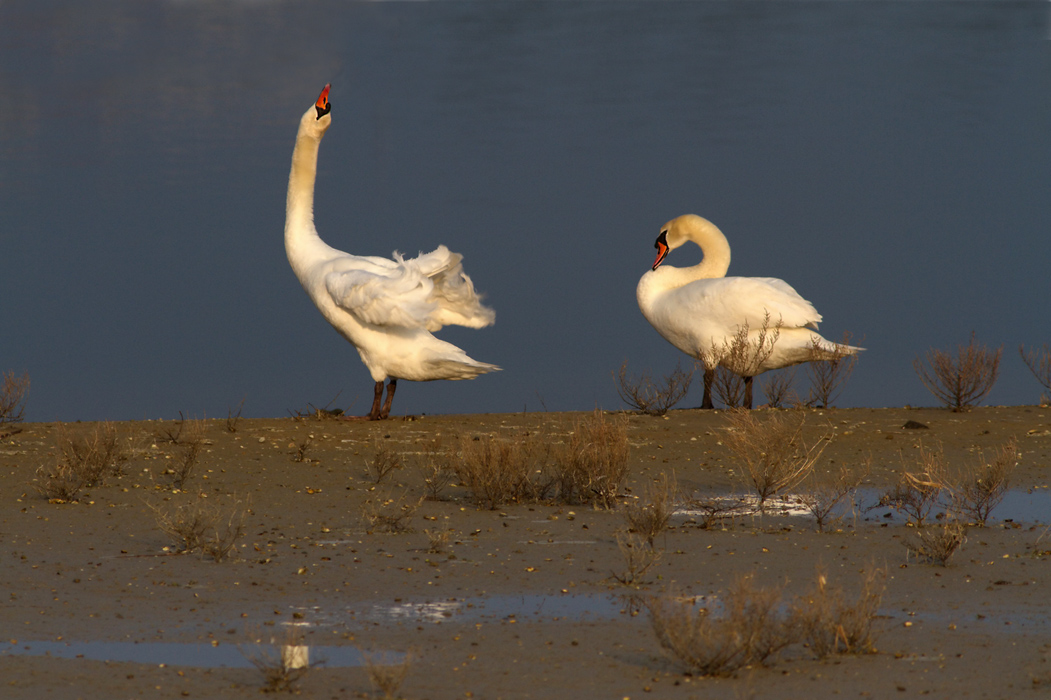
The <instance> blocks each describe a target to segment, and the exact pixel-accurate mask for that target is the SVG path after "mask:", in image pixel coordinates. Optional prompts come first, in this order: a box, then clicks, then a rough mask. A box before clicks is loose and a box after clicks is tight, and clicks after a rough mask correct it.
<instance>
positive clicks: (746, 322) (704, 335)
mask: <svg viewBox="0 0 1051 700" xmlns="http://www.w3.org/2000/svg"><path fill="white" fill-rule="evenodd" d="M687 241H692V242H694V243H696V244H697V245H698V246H700V247H701V250H702V251H703V252H704V258H703V259H702V260H701V262H700V263H699V264H697V265H694V266H693V267H685V268H678V267H672V266H670V265H665V266H663V267H662V266H661V263H662V262H663V261H664V258H665V256H667V255H668V253H669V252H670V251H672V250H675V249H676V248H678V247H679V246H681V245H683V244H685V243H686V242H687ZM654 245H655V247H656V248H657V259H656V260H655V261H654V263H653V269H652V270H650V271H649V272H647V273H646V274H644V275H643V276H642V279H640V280H639V286H638V288H637V289H636V297H637V298H638V302H639V308H640V309H641V310H642V315H643V316H645V317H646V320H647V321H649V322H650V324H651V325H652V326H653V327H654V328H655V329H657V332H658V333H660V334H661V335H662V336H664V338H665V340H667V341H668V342H669V343H671V344H672V345H674V346H675V347H677V348H679V349H680V350H682V351H683V352H684V353H686V354H687V355H690V356H691V357H694V358H696V359H698V360H701V361H702V362H704V364H705V376H704V399H703V403H702V404H701V405H702V408H712V399H711V384H712V377H713V376H714V372H715V367H716V366H717V365H719V364H724V365H725V364H726V361H727V359H726V354H727V351H728V350H729V348H730V347H731V346H732V344H733V342H734V339H735V338H736V337H737V335H738V333H740V332H741V331H742V329H745V328H746V329H747V336H748V340H749V342H750V343H751V344H752V345H753V346H755V347H758V345H759V343H760V342H761V341H762V338H761V337H760V336H761V334H763V333H766V339H765V343H766V344H767V346H769V343H770V342H771V340H772V339H773V338H774V336H776V340H774V342H773V345H772V347H769V351H770V352H769V355H768V356H767V357H766V358H765V359H762V361H761V362H759V363H758V364H757V366H753V367H750V368H749V369H748V370H747V371H746V372H747V374H746V375H745V405H746V406H747V407H748V408H751V406H752V384H751V380H752V377H753V376H755V375H756V374H760V373H762V372H766V371H769V370H772V369H779V368H781V367H788V366H790V365H795V364H799V363H801V362H808V361H811V360H823V359H832V358H834V357H842V356H844V355H852V354H855V353H857V352H858V351H859V350H861V349H862V348H856V347H853V346H851V345H842V344H840V343H833V342H831V341H829V340H826V339H825V338H823V337H821V336H820V335H819V334H818V333H816V332H814V330H816V329H817V324H818V323H819V322H820V321H821V314H819V313H818V312H817V310H816V309H815V308H814V306H813V305H812V304H811V303H810V302H809V301H807V300H806V299H804V298H803V297H801V296H799V294H798V293H797V292H796V290H794V289H793V288H792V287H791V286H790V285H789V284H788V283H787V282H784V281H783V280H779V279H774V278H772V277H726V271H727V270H729V269H730V244H729V243H728V242H727V240H726V236H724V235H723V233H722V231H720V230H719V229H718V228H717V227H716V226H715V224H713V223H712V222H710V221H708V220H707V219H704V218H701V217H699V216H696V215H694V214H686V215H684V216H680V217H678V218H675V219H672V220H671V221H669V222H668V223H667V224H665V225H664V226H663V228H661V232H660V235H659V236H658V237H657V242H656V243H655V244H654ZM764 329H766V330H765V331H764ZM812 329H814V330H812ZM735 371H739V368H738V369H737V370H735Z"/></svg>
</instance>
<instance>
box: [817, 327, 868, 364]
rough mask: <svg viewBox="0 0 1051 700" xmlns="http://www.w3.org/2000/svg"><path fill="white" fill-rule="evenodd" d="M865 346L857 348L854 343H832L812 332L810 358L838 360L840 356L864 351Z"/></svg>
mask: <svg viewBox="0 0 1051 700" xmlns="http://www.w3.org/2000/svg"><path fill="white" fill-rule="evenodd" d="M864 350H865V348H859V347H856V346H854V345H847V344H845V343H834V342H832V341H831V340H826V339H824V338H822V337H821V336H819V335H817V334H816V333H815V334H814V337H813V338H812V339H811V343H810V355H811V357H810V358H809V359H810V360H838V359H839V358H841V357H847V356H848V355H857V354H858V353H859V352H862V351H864Z"/></svg>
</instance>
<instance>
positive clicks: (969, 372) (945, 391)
mask: <svg viewBox="0 0 1051 700" xmlns="http://www.w3.org/2000/svg"><path fill="white" fill-rule="evenodd" d="M1003 351H1004V348H1003V346H1002V345H1001V346H1000V347H999V348H998V349H997V350H996V351H995V352H993V351H991V350H989V349H988V348H986V347H985V346H984V345H979V344H978V343H977V342H976V341H975V339H974V333H973V332H972V333H971V342H970V343H968V344H967V345H960V346H958V347H957V350H956V356H955V357H953V356H952V355H951V354H950V353H948V352H945V351H943V350H938V349H936V348H931V349H930V350H928V351H927V356H926V362H923V361H921V360H920V358H919V357H917V358H916V359H915V360H913V362H912V366H913V367H914V368H915V369H916V374H918V375H919V376H920V381H922V382H923V385H924V386H925V387H927V389H928V390H929V391H930V392H931V393H932V394H934V395H935V396H936V397H937V398H938V400H939V401H941V402H942V403H944V404H945V405H946V406H948V407H949V408H951V409H952V410H953V411H966V410H968V409H969V408H971V407H972V406H975V405H977V404H978V402H980V401H981V400H982V397H984V396H985V395H986V394H988V393H989V390H990V389H992V388H993V384H995V383H996V377H997V376H998V374H999V371H1000V356H1001V355H1002V354H1003Z"/></svg>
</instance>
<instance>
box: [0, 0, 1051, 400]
mask: <svg viewBox="0 0 1051 700" xmlns="http://www.w3.org/2000/svg"><path fill="white" fill-rule="evenodd" d="M1048 14H1049V11H1048V5H1047V4H1046V3H1043V2H1029V3H1026V2H1022V3H1010V2H995V3H993V2H990V3H984V2H962V3H950V2H932V3H905V2H887V3H875V2H813V3H811V2H793V3H764V2H748V3H736V2H690V3H687V2H667V3H651V2H646V3H641V2H640V3H633V2H580V3H575V2H550V3H543V2H528V3H525V2H522V3H519V2H509V3H475V2H472V3H459V2H436V3H363V4H357V3H348V2H342V1H335V0H332V1H327V2H320V1H319V2H302V1H297V2H291V1H287V2H280V1H273V2H247V1H245V2H222V3H212V2H174V1H173V2H159V1H150V0H110V1H102V2H93V3H81V2H75V1H73V0H52V1H38V2H32V3H29V2H20V3H19V2H15V3H12V2H6V3H0V301H2V305H0V309H2V314H0V371H6V370H14V371H17V372H21V371H23V370H25V371H28V373H29V374H30V376H31V378H32V382H33V384H32V390H31V394H30V400H29V404H28V410H27V415H26V417H27V419H30V420H51V419H66V420H70V419H101V418H110V419H124V418H144V417H150V418H156V417H173V416H175V415H176V414H177V412H178V411H184V412H186V413H187V414H189V415H197V416H201V415H208V416H225V415H226V412H227V411H228V410H229V409H230V408H231V407H236V406H237V405H238V403H239V402H240V401H241V400H242V399H244V400H245V403H244V413H245V415H252V416H280V415H286V412H287V411H288V410H290V409H305V408H306V406H307V404H308V403H313V404H315V405H323V404H325V403H326V402H328V401H329V400H330V399H332V398H333V397H334V396H336V395H337V393H339V399H338V400H337V402H336V403H337V404H338V405H341V406H346V405H348V404H349V403H351V401H354V400H355V398H357V401H356V403H355V405H354V408H353V409H352V410H354V411H364V410H365V409H366V408H367V402H368V400H369V399H370V398H371V393H370V391H371V380H370V378H369V376H368V374H367V372H366V371H365V369H364V367H363V366H362V365H361V363H360V361H359V359H358V357H357V353H356V352H354V351H353V349H352V348H350V347H349V346H348V345H347V344H346V343H345V341H343V340H342V339H341V338H340V337H339V336H337V335H336V333H335V332H334V331H332V330H331V329H330V328H329V327H328V326H327V324H326V323H325V322H324V321H323V320H322V319H321V318H320V316H319V314H317V312H316V311H315V309H314V308H313V306H312V304H311V303H310V301H309V299H308V298H307V297H306V295H305V294H304V293H303V291H302V290H301V289H300V287H299V284H298V282H297V281H296V279H295V278H294V276H293V275H292V273H291V271H290V269H289V268H288V264H287V262H286V260H285V255H284V249H283V244H282V227H283V222H284V199H285V187H286V183H287V177H288V166H289V158H290V155H291V150H292V145H293V139H294V136H295V130H296V126H297V122H298V119H299V117H300V115H301V114H302V113H303V112H304V111H305V110H306V108H307V107H309V106H310V104H311V103H312V102H313V100H314V99H315V98H316V97H317V93H318V91H319V90H320V88H321V87H322V86H323V85H324V84H325V83H326V82H331V83H332V84H333V88H332V96H331V97H332V102H333V105H334V107H333V115H334V121H333V126H332V128H331V129H330V131H329V133H328V135H327V136H326V138H325V141H324V143H323V145H322V150H321V164H320V171H319V178H318V195H317V209H316V210H317V225H318V229H319V231H320V232H321V234H322V236H323V237H325V238H326V239H327V240H328V241H329V242H330V243H332V244H333V245H335V246H337V247H340V248H343V249H345V250H349V251H352V252H355V253H361V254H374V255H387V254H389V253H390V252H391V251H392V250H394V249H398V250H401V251H403V252H405V253H412V254H414V253H416V252H417V251H419V250H431V249H433V247H434V246H435V245H437V244H438V243H445V244H447V245H448V246H449V247H450V248H452V249H453V250H456V251H460V252H462V253H463V254H464V255H465V267H466V269H467V271H468V273H469V274H470V275H471V276H472V278H473V279H474V282H475V284H476V286H477V287H478V288H479V289H481V290H483V291H485V292H486V293H487V299H488V301H489V303H491V304H492V306H493V307H494V308H495V309H496V311H497V323H496V325H495V326H494V327H492V328H489V329H486V330H483V331H471V330H466V329H455V328H453V329H446V330H444V331H443V332H442V333H441V337H443V338H446V339H448V340H450V341H451V342H454V343H457V344H459V345H461V346H462V347H464V348H465V349H466V350H467V351H468V353H469V354H470V355H472V356H473V357H475V358H477V359H479V360H482V361H486V362H494V363H496V364H499V365H501V366H503V367H504V368H505V370H504V371H503V372H501V373H499V374H496V375H488V376H483V377H480V378H479V379H477V380H474V381H472V382H455V383H453V382H442V383H431V384H410V383H406V384H404V385H403V386H402V388H401V389H400V390H399V392H398V397H397V401H396V402H395V404H394V408H395V411H394V413H395V414H404V413H421V412H427V413H443V412H476V411H485V412H489V411H518V410H522V409H523V408H527V409H528V410H541V409H543V408H547V409H550V410H562V409H589V408H592V407H594V406H595V405H596V404H597V405H601V406H603V407H607V408H615V407H618V406H619V405H620V403H619V400H618V398H617V396H616V392H615V391H614V387H613V383H612V380H611V375H610V373H611V371H612V370H614V369H616V368H618V367H619V366H620V364H621V362H622V361H624V360H625V359H626V360H628V361H629V366H630V368H631V369H633V370H635V371H640V370H643V369H649V370H651V371H653V372H655V373H658V374H664V373H666V372H668V371H670V370H671V368H672V367H673V366H674V364H675V363H676V361H677V360H678V359H679V356H680V353H678V351H677V350H675V349H674V348H672V347H671V346H670V345H668V344H667V343H666V342H665V341H664V340H663V339H661V338H660V337H659V336H658V335H657V334H656V333H655V332H654V331H653V330H652V329H651V328H650V327H649V325H648V324H647V323H646V321H645V320H644V319H643V318H642V316H641V314H640V313H639V311H638V308H637V306H636V304H635V284H636V282H637V280H638V278H639V276H640V275H641V274H642V273H643V272H645V271H646V270H647V269H649V266H650V265H651V263H652V260H653V247H652V246H653V240H654V238H655V237H656V234H657V232H658V229H659V227H660V225H661V224H663V223H664V222H665V221H667V220H668V219H670V218H672V217H674V216H676V215H679V214H682V213H686V212H694V213H698V214H701V215H703V216H706V217H708V218H710V219H712V220H713V221H715V222H716V223H717V224H718V225H719V226H720V227H721V228H722V229H723V230H724V231H725V232H726V234H727V235H728V237H729V238H730V241H731V244H732V246H733V251H734V261H733V264H732V266H731V274H739V275H758V276H776V277H781V278H784V279H786V280H787V281H789V282H790V283H791V284H792V285H793V286H795V287H796V288H797V289H798V290H799V291H800V293H801V294H802V295H803V296H804V297H806V298H808V299H810V300H811V301H812V302H814V304H815V305H816V306H817V308H818V310H819V311H821V312H822V313H823V314H824V317H825V322H824V324H823V326H822V330H823V331H824V332H825V333H826V335H827V336H829V337H833V338H838V337H840V336H841V334H842V333H843V332H844V331H850V332H851V333H852V334H853V335H854V338H855V339H857V340H858V341H860V343H861V344H863V345H865V346H866V347H868V348H869V350H868V352H867V353H866V354H865V355H864V357H863V358H862V361H861V362H860V363H859V364H858V366H857V369H856V371H855V373H854V376H853V378H852V379H851V381H850V383H849V385H848V386H847V389H846V390H845V391H844V393H843V394H842V396H841V397H840V399H839V401H838V404H839V405H842V406H856V405H861V406H883V405H903V404H906V403H911V404H933V403H934V399H933V397H931V396H930V395H929V394H928V393H927V392H926V390H925V389H924V388H923V387H922V385H921V384H920V383H919V381H918V380H917V378H916V375H915V373H914V371H913V368H912V360H913V358H914V357H915V356H916V355H917V354H919V353H922V352H923V351H925V350H926V349H927V348H928V347H930V346H937V347H950V346H954V345H955V344H957V343H960V342H965V341H966V340H967V338H968V337H969V334H970V332H971V331H972V330H974V331H976V333H977V337H978V339H979V340H981V341H983V342H985V343H988V344H990V345H992V346H999V345H1000V344H1001V343H1002V344H1004V346H1005V357H1004V362H1003V368H1002V373H1001V378H1000V380H999V383H998V384H997V386H996V388H995V389H994V391H993V393H992V394H991V395H990V397H989V401H990V402H992V403H1035V402H1036V401H1037V400H1038V399H1039V396H1040V387H1039V385H1038V384H1037V382H1036V380H1035V379H1033V378H1032V376H1031V375H1029V373H1028V370H1027V369H1026V368H1025V367H1024V366H1023V365H1022V363H1021V361H1020V360H1019V358H1018V356H1017V346H1018V345H1019V344H1020V343H1026V344H1028V345H1034V344H1036V345H1039V344H1041V343H1044V342H1048V341H1049V340H1051V337H1049V335H1048V332H1049V331H1048V328H1049V324H1048V314H1049V312H1048V308H1051V307H1049V306H1048V304H1047V302H1046V296H1047V291H1048V282H1047V270H1048V261H1049V260H1051V236H1049V235H1048V232H1049V231H1051V205H1049V203H1048V202H1049V200H1048V196H1047V192H1048V185H1049V184H1051V128H1049V126H1051V119H1049V117H1051V100H1049V99H1048V95H1051V60H1049V59H1051V54H1049V49H1051V42H1049V41H1048ZM697 258H698V255H697V253H696V252H694V251H688V250H686V249H683V250H680V251H676V253H675V254H673V256H672V258H670V259H669V262H670V263H671V264H675V265H684V264H692V263H693V262H694V261H695V260H696V259H697ZM804 379H805V374H804V373H803V372H799V373H797V381H800V382H802V380H804ZM801 390H802V391H804V392H805V386H803V387H801ZM340 392H341V393H340ZM694 394H695V395H694ZM694 394H691V397H690V398H688V399H687V404H691V405H696V404H697V403H699V402H700V397H699V394H700V392H699V389H695V391H694Z"/></svg>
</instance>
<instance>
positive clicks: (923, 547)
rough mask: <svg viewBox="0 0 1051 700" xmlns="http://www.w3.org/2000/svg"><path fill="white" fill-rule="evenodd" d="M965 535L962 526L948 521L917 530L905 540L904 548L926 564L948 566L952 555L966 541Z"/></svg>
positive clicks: (965, 531) (964, 529) (965, 530)
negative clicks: (925, 561) (926, 562)
mask: <svg viewBox="0 0 1051 700" xmlns="http://www.w3.org/2000/svg"><path fill="white" fill-rule="evenodd" d="M966 533H967V529H966V528H965V527H964V526H963V525H961V524H960V523H958V522H956V521H954V520H950V521H949V522H946V523H944V524H943V525H940V526H938V527H929V528H924V529H922V530H918V531H917V532H916V533H915V534H914V535H913V536H912V537H911V538H910V539H907V540H905V547H906V548H908V550H909V552H911V553H912V554H915V555H916V556H917V557H920V558H922V559H925V560H927V561H928V562H931V563H936V564H941V565H942V566H948V565H949V559H950V558H952V555H953V554H955V553H956V550H958V549H959V548H960V547H961V546H963V543H964V542H966V541H967V537H966V536H965V535H966Z"/></svg>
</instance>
